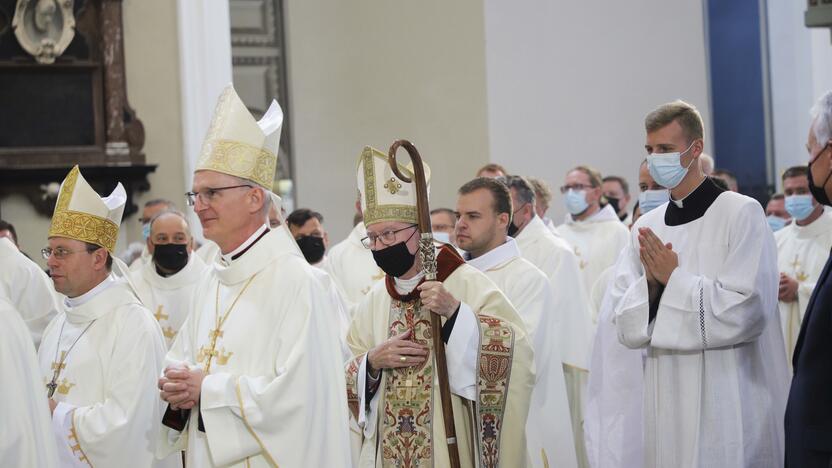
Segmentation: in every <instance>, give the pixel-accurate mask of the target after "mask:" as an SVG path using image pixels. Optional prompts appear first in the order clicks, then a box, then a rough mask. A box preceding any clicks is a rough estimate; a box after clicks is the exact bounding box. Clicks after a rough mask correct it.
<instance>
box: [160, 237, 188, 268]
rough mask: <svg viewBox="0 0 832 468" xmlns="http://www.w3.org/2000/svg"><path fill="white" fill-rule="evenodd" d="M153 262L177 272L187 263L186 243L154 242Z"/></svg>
mask: <svg viewBox="0 0 832 468" xmlns="http://www.w3.org/2000/svg"><path fill="white" fill-rule="evenodd" d="M153 262H155V263H156V265H159V266H160V267H162V268H164V269H165V270H170V271H173V272H174V273H178V272H179V270H181V269H183V268H185V265H187V264H188V245H187V244H154V248H153Z"/></svg>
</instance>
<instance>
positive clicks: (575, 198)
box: [564, 189, 589, 215]
mask: <svg viewBox="0 0 832 468" xmlns="http://www.w3.org/2000/svg"><path fill="white" fill-rule="evenodd" d="M564 200H565V202H566V210H567V211H569V213H570V214H572V215H579V214H581V213H583V212H584V211H586V210H587V208H589V203H587V202H586V190H577V191H576V190H572V189H569V190H568V191H567V192H566V198H565V199H564Z"/></svg>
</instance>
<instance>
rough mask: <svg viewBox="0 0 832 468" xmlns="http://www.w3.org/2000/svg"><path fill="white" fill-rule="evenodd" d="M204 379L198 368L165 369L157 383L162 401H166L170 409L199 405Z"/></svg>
mask: <svg viewBox="0 0 832 468" xmlns="http://www.w3.org/2000/svg"><path fill="white" fill-rule="evenodd" d="M204 378H205V373H204V372H203V371H202V369H200V368H198V367H195V368H189V367H188V366H186V365H185V364H175V365H172V366H168V367H166V368H165V374H164V376H163V377H161V378H160V379H159V382H158V387H159V391H160V392H161V397H162V400H164V401H166V402H167V403H168V404H169V405H170V407H171V409H175V410H176V409H184V410H188V409H191V408H193V407H194V406H196V405H197V403H199V394H200V391H201V390H202V379H204Z"/></svg>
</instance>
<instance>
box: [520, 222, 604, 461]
mask: <svg viewBox="0 0 832 468" xmlns="http://www.w3.org/2000/svg"><path fill="white" fill-rule="evenodd" d="M516 240H517V246H518V247H519V248H520V255H522V256H523V258H525V259H526V260H528V261H529V262H531V263H532V264H533V265H534V266H536V267H537V268H539V269H540V270H542V271H543V273H545V274H546V276H547V277H548V278H549V282H550V283H551V285H552V290H553V291H554V294H555V305H554V307H553V308H552V313H553V315H554V320H555V323H556V327H557V330H558V331H559V334H558V342H559V343H560V346H561V349H560V357H561V359H562V360H563V370H564V378H565V380H566V392H567V395H568V396H569V410H570V414H571V416H572V430H573V434H574V438H575V451H576V453H577V456H578V462H579V464H580V465H579V466H586V455H585V454H586V450H585V448H584V437H583V430H582V429H581V428H582V426H583V407H584V395H585V394H586V382H587V375H586V374H587V369H588V368H589V351H590V346H591V334H592V322H591V319H590V308H589V301H588V299H587V296H588V294H587V293H586V290H585V287H584V283H583V280H582V277H581V271H580V268H579V266H578V259H577V257H576V256H575V254H574V253H573V251H572V247H571V246H570V245H569V244H568V243H567V242H566V241H565V240H563V239H562V238H560V237H556V236H555V235H554V234H552V231H550V230H549V229H548V228H547V227H546V225H544V224H543V221H541V220H540V218H539V217H538V216H535V217H534V218H532V220H531V221H529V223H528V224H527V225H526V226H525V227H523V230H522V231H520V233H519V234H517V237H516Z"/></svg>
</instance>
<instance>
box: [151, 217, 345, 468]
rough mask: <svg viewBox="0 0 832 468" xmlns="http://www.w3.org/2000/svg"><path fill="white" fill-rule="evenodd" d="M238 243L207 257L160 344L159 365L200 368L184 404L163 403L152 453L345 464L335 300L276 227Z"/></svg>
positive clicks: (197, 459) (205, 459)
mask: <svg viewBox="0 0 832 468" xmlns="http://www.w3.org/2000/svg"><path fill="white" fill-rule="evenodd" d="M243 246H245V248H241V249H239V250H241V251H242V253H239V254H233V253H232V254H229V255H227V256H226V255H223V256H220V257H217V258H216V261H215V263H213V264H212V265H211V268H210V270H209V272H208V273H207V274H205V275H204V277H203V278H202V280H201V281H200V282H199V284H198V286H197V288H196V292H195V294H194V296H193V301H192V303H191V307H190V313H189V316H188V319H187V320H186V321H185V324H184V325H183V326H182V328H181V329H180V330H179V334H178V335H177V337H176V340H175V341H174V344H173V346H172V347H171V349H170V351H169V352H168V355H167V358H166V365H174V364H185V365H187V366H189V367H195V366H199V367H201V368H202V369H203V370H204V371H205V372H206V374H207V375H206V376H205V378H204V380H203V382H202V391H201V395H200V402H199V404H198V405H197V406H196V407H195V408H194V409H193V410H190V411H174V410H171V409H170V408H168V411H167V412H166V414H165V424H166V427H163V431H162V434H161V439H162V445H163V447H162V449H163V450H162V453H163V454H164V453H169V452H170V451H175V450H186V455H187V464H188V466H197V467H208V466H240V467H247V466H254V467H257V466H280V467H290V468H291V467H307V466H308V467H330V466H331V467H342V466H349V465H350V452H349V443H348V421H349V418H348V409H347V403H346V398H345V395H344V392H343V388H344V385H345V384H344V377H343V365H342V363H343V354H342V352H341V348H340V341H339V338H338V332H337V321H336V320H333V314H334V313H335V312H334V307H336V305H334V304H332V302H331V299H330V298H331V296H330V295H329V294H328V292H327V291H326V290H324V288H323V287H322V283H321V282H320V281H319V280H318V279H317V278H316V276H315V273H314V271H313V268H314V267H312V266H310V265H309V264H308V263H307V262H306V260H305V259H304V258H303V256H302V255H301V253H300V250H299V249H298V247H297V244H296V243H295V240H294V239H293V238H292V237H291V236H290V235H289V233H288V230H287V229H286V228H285V227H281V228H278V229H275V230H272V231H268V228H267V227H266V226H265V225H264V226H263V227H262V228H261V229H260V230H258V231H257V232H255V233H254V234H253V236H252V237H251V238H250V239H249V240H248V241H246V242H245V243H244V244H243ZM241 247H242V246H241ZM218 317H219V318H218ZM223 317H225V319H223ZM218 324H219V325H220V326H219V327H218Z"/></svg>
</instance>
